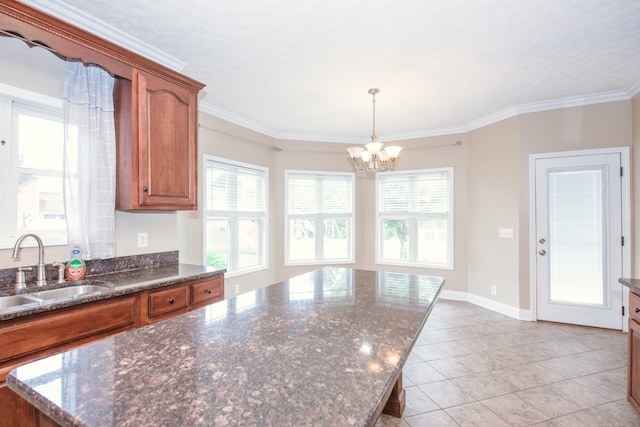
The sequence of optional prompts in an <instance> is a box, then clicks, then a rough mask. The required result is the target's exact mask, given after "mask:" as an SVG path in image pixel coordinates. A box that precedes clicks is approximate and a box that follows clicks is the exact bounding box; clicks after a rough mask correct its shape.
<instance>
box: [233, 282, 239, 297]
mask: <svg viewBox="0 0 640 427" xmlns="http://www.w3.org/2000/svg"><path fill="white" fill-rule="evenodd" d="M234 292H235V293H236V295H238V294H239V293H240V285H239V284H238V283H236V286H235V289H234Z"/></svg>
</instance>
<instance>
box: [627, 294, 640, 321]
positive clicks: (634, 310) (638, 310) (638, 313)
mask: <svg viewBox="0 0 640 427" xmlns="http://www.w3.org/2000/svg"><path fill="white" fill-rule="evenodd" d="M629 318H630V319H635V320H636V321H638V322H640V295H636V294H634V293H633V292H629Z"/></svg>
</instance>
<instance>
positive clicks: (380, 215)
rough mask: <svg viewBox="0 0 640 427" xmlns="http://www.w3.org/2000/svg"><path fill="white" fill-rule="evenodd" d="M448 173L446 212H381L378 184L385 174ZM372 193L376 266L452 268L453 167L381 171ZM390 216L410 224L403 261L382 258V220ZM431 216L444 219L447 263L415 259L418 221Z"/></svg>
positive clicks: (388, 218) (431, 217)
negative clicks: (445, 223) (374, 202)
mask: <svg viewBox="0 0 640 427" xmlns="http://www.w3.org/2000/svg"><path fill="white" fill-rule="evenodd" d="M443 173H446V174H448V183H449V185H448V197H449V211H448V212H446V213H419V212H411V211H406V212H389V213H384V212H381V206H380V202H381V200H380V198H381V194H380V185H381V182H382V180H383V179H384V176H389V175H397V176H402V175H404V176H411V175H414V176H415V175H436V174H443ZM375 186H376V188H375V193H376V210H375V215H376V216H375V229H376V232H375V235H376V237H375V239H376V240H375V241H376V250H375V264H376V265H395V266H404V267H418V268H430V269H439V270H453V269H454V253H455V252H454V242H455V239H454V228H455V227H454V218H455V215H454V214H455V212H454V194H455V193H454V168H453V167H443V168H428V169H414V170H405V171H388V172H384V173H383V174H378V175H377V176H376V184H375ZM390 219H401V220H407V221H409V223H410V232H411V231H412V230H413V233H412V234H410V236H413V238H410V240H409V241H410V244H409V254H410V255H409V259H408V260H406V261H401V260H396V259H388V258H383V241H382V239H383V236H384V222H383V221H384V220H390ZM430 219H444V220H446V221H447V240H446V242H447V261H448V262H447V263H444V264H443V263H428V262H419V261H416V255H415V254H416V253H417V247H418V244H417V240H418V239H417V223H418V221H420V220H430Z"/></svg>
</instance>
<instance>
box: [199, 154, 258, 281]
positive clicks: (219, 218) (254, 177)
mask: <svg viewBox="0 0 640 427" xmlns="http://www.w3.org/2000/svg"><path fill="white" fill-rule="evenodd" d="M203 176H204V181H205V184H204V186H203V187H204V191H205V215H204V230H205V239H204V240H205V242H204V249H205V250H204V253H205V260H204V262H205V264H206V265H209V266H212V267H218V268H226V269H227V272H228V273H231V274H233V273H236V274H239V273H246V272H249V271H255V270H258V269H262V268H266V267H267V259H266V240H267V237H266V234H267V182H268V171H267V169H266V168H263V167H261V166H255V165H250V164H246V163H240V162H234V161H231V160H226V159H220V158H217V157H213V156H206V155H205V159H204V174H203Z"/></svg>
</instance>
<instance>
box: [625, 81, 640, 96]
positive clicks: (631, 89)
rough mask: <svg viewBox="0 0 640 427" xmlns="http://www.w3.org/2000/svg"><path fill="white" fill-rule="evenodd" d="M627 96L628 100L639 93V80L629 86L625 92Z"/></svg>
mask: <svg viewBox="0 0 640 427" xmlns="http://www.w3.org/2000/svg"><path fill="white" fill-rule="evenodd" d="M626 92H627V93H628V94H629V98H633V97H634V96H636V95H637V94H639V93H640V79H638V80H636V81H635V82H634V83H633V84H632V85H631V86H629V87H628V88H627V90H626Z"/></svg>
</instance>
